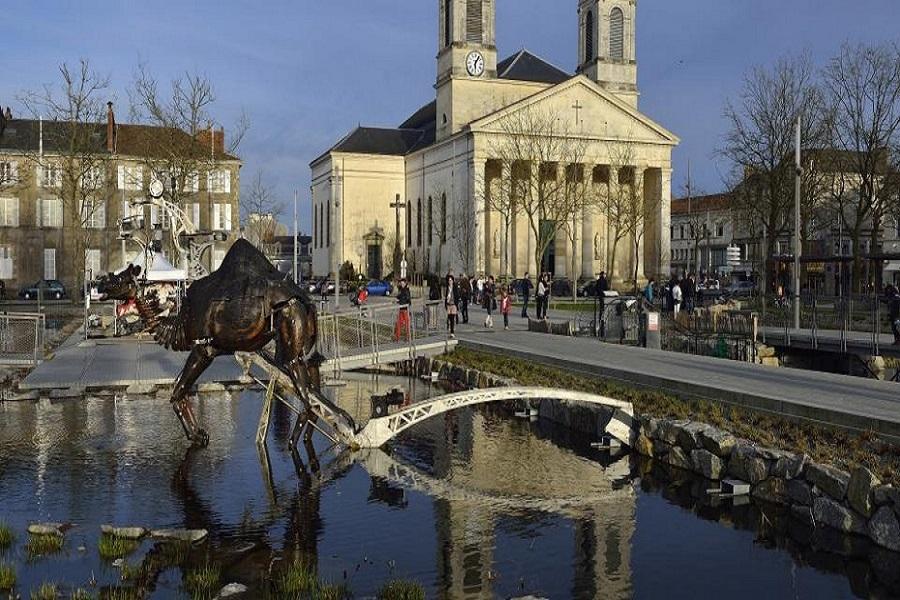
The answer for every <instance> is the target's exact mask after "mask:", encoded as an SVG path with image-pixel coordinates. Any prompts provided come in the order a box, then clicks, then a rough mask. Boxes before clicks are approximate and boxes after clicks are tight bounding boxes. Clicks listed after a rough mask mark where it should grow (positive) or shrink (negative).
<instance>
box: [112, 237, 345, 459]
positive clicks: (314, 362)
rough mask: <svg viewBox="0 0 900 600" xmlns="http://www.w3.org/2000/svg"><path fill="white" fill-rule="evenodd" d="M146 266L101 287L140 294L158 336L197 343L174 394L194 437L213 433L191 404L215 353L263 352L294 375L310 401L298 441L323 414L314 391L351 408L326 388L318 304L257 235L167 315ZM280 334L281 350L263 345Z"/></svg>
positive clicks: (187, 347)
mask: <svg viewBox="0 0 900 600" xmlns="http://www.w3.org/2000/svg"><path fill="white" fill-rule="evenodd" d="M140 274H141V268H140V267H139V266H135V265H129V266H128V268H127V269H125V270H124V271H122V272H121V273H118V274H113V273H109V274H108V275H106V276H104V277H102V278H100V280H99V285H98V291H99V292H100V294H101V298H103V299H114V300H134V301H135V303H136V306H137V309H138V312H139V313H140V314H141V317H142V318H143V320H144V321H145V322H146V324H147V330H148V331H149V332H150V333H152V334H153V337H154V339H155V340H156V341H157V342H158V343H159V344H161V345H163V346H165V347H166V348H167V349H170V350H177V351H190V355H189V356H188V359H187V363H186V364H185V366H184V368H183V369H182V371H181V374H180V375H179V376H178V378H177V379H176V380H175V388H174V390H173V392H172V399H171V402H172V408H173V409H174V410H175V414H176V415H178V418H179V420H180V421H181V425H182V427H183V428H184V432H185V435H187V437H188V439H189V440H190V441H191V442H193V443H194V444H195V445H198V446H205V445H207V444H208V443H209V434H208V433H207V432H206V431H204V430H203V429H202V428H200V426H199V424H198V422H197V419H196V417H195V416H194V413H193V410H192V409H191V404H190V400H189V398H188V394H189V393H190V390H191V387H192V386H193V385H194V383H196V381H197V379H198V378H199V377H200V375H201V374H202V373H203V371H205V370H206V368H207V367H209V365H210V364H212V362H213V359H215V358H216V357H217V356H221V355H227V354H234V353H235V352H257V353H259V354H260V356H262V357H263V358H265V359H266V360H267V361H268V362H269V363H271V364H272V365H273V366H274V367H276V368H277V369H279V370H281V371H282V372H284V373H285V374H286V375H287V376H288V377H289V378H290V380H291V382H292V384H293V387H294V391H295V392H296V394H297V396H298V397H299V398H300V400H301V402H302V403H303V407H304V409H305V415H303V416H301V417H300V419H299V420H298V422H297V428H296V429H295V435H294V436H292V442H296V439H297V437H299V432H300V429H301V428H303V427H305V426H306V423H307V420H309V421H311V422H313V423H314V422H315V420H316V416H315V414H314V413H313V412H312V411H311V410H310V402H309V395H310V393H315V394H316V396H317V400H318V401H319V402H323V403H326V404H328V406H329V408H331V409H332V410H334V411H335V412H336V413H339V414H345V413H344V411H342V410H341V409H339V408H337V407H335V406H334V405H332V404H331V403H329V402H328V401H327V400H326V399H325V398H324V397H323V396H322V395H321V394H320V378H319V365H320V364H321V357H320V355H319V354H318V352H317V351H316V336H317V326H316V308H315V305H314V304H313V303H312V302H311V301H310V299H309V297H308V295H307V293H306V292H305V291H304V290H302V289H301V288H300V287H299V286H297V285H296V284H295V283H294V282H293V281H290V280H288V279H285V276H284V274H283V273H281V272H280V271H278V270H277V269H276V268H275V267H274V266H273V265H272V264H271V263H270V262H269V260H268V259H267V258H266V257H265V256H264V255H263V254H262V253H261V252H260V251H259V250H257V249H256V248H255V247H254V246H253V245H252V244H251V243H250V242H248V241H246V240H243V239H239V240H238V241H236V242H235V243H234V245H233V246H232V247H231V249H230V250H229V251H228V253H227V254H226V255H225V258H224V260H223V261H222V265H221V266H220V267H219V269H218V270H216V271H214V272H213V273H211V274H210V275H208V276H206V277H204V278H202V279H198V280H197V281H195V282H194V283H193V284H192V285H191V286H190V288H188V291H187V295H186V296H185V298H184V300H183V302H182V304H181V309H180V310H179V311H178V313H177V314H174V315H166V314H165V311H164V310H163V309H162V308H161V307H160V305H159V300H158V298H157V297H156V295H155V293H153V292H146V291H145V286H143V285H142V283H143V282H142V281H141V280H140V279H139V277H140ZM273 340H274V342H275V355H274V356H272V355H271V354H270V353H268V352H265V351H264V350H263V349H264V348H265V346H267V345H268V344H269V343H270V342H272V341H273ZM350 422H352V420H350ZM311 437H312V428H309V427H307V428H306V433H305V442H306V446H307V448H309V447H310V440H311Z"/></svg>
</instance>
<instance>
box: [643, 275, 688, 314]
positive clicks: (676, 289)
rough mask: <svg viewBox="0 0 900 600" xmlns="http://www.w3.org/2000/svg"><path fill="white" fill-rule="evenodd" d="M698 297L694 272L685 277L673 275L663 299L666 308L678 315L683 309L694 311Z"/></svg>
mask: <svg viewBox="0 0 900 600" xmlns="http://www.w3.org/2000/svg"><path fill="white" fill-rule="evenodd" d="M645 295H646V294H645ZM697 297H698V291H697V278H696V276H695V275H694V274H693V273H688V274H687V275H686V276H684V277H682V276H681V275H672V278H671V279H670V280H669V285H668V286H667V289H666V293H665V296H664V297H663V300H664V303H665V308H666V309H667V310H668V311H670V312H671V313H672V314H673V315H674V316H676V317H677V316H678V314H679V313H680V312H681V311H682V310H686V311H688V312H691V311H693V310H694V307H695V306H696V302H697ZM651 302H652V297H651Z"/></svg>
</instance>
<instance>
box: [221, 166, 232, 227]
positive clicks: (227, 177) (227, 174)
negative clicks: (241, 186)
mask: <svg viewBox="0 0 900 600" xmlns="http://www.w3.org/2000/svg"><path fill="white" fill-rule="evenodd" d="M222 185H223V186H224V187H223V188H222V191H223V192H225V193H226V194H230V193H231V171H228V170H227V169H226V170H224V171H222ZM229 229H230V228H229Z"/></svg>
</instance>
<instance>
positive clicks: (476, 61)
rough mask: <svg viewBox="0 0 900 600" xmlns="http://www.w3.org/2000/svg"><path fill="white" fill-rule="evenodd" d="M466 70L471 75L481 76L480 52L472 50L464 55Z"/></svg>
mask: <svg viewBox="0 0 900 600" xmlns="http://www.w3.org/2000/svg"><path fill="white" fill-rule="evenodd" d="M466 71H467V72H468V73H469V75H471V76H472V77H481V76H482V74H484V57H483V56H482V55H481V53H480V52H472V53H470V54H469V56H467V57H466Z"/></svg>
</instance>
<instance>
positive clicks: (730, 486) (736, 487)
mask: <svg viewBox="0 0 900 600" xmlns="http://www.w3.org/2000/svg"><path fill="white" fill-rule="evenodd" d="M721 490H722V493H723V494H734V495H735V496H746V495H747V494H749V493H750V484H749V483H747V482H746V481H740V480H738V479H724V480H722V486H721Z"/></svg>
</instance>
